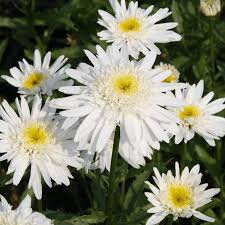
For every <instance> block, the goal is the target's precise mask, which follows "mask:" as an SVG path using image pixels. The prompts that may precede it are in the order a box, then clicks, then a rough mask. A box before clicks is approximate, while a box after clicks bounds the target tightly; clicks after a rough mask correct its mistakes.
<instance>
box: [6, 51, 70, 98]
mask: <svg viewBox="0 0 225 225" xmlns="http://www.w3.org/2000/svg"><path fill="white" fill-rule="evenodd" d="M50 60H51V52H48V53H47V54H46V55H45V57H44V59H43V62H42V60H41V54H40V52H39V51H38V50H35V52H34V64H33V65H30V64H29V63H28V62H27V61H26V60H25V59H23V61H22V62H19V67H20V69H18V68H17V67H13V68H11V69H10V74H11V75H12V77H10V76H6V75H3V76H2V78H3V79H5V80H6V81H7V82H8V83H10V84H11V85H13V86H15V87H17V88H18V89H19V91H18V92H19V93H20V94H23V95H28V96H34V95H36V94H46V95H48V96H51V95H52V91H53V90H56V89H58V88H59V87H61V86H67V85H72V84H73V81H72V80H65V79H66V78H67V77H68V76H67V75H66V74H65V69H67V68H69V67H70V65H68V64H67V65H65V66H64V64H65V62H66V61H67V58H65V57H64V56H60V57H59V58H58V59H57V60H56V61H55V62H54V63H53V64H52V66H50V65H49V64H50Z"/></svg>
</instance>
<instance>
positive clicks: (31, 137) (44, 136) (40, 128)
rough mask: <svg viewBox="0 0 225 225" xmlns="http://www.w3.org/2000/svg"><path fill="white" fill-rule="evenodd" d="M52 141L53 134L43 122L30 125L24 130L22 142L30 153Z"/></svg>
mask: <svg viewBox="0 0 225 225" xmlns="http://www.w3.org/2000/svg"><path fill="white" fill-rule="evenodd" d="M51 139H52V133H51V132H49V131H48V130H47V127H46V125H45V124H44V123H42V122H31V123H28V124H27V126H25V127H24V128H23V130H22V141H23V143H24V147H25V148H26V149H27V150H28V151H31V152H32V151H34V150H37V149H38V148H39V147H40V146H43V145H45V144H48V143H49V142H50V141H51Z"/></svg>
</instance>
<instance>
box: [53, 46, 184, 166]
mask: <svg viewBox="0 0 225 225" xmlns="http://www.w3.org/2000/svg"><path fill="white" fill-rule="evenodd" d="M85 53H86V55H87V57H88V58H89V60H90V61H91V62H92V64H93V66H90V65H88V64H85V63H81V64H80V65H79V66H78V68H77V69H68V70H66V73H67V74H68V75H69V76H70V77H72V78H74V79H76V80H77V81H79V82H80V83H82V84H84V86H71V87H61V88H60V89H59V90H60V91H61V92H63V93H65V94H71V95H72V96H70V97H65V98H61V99H55V100H52V101H51V105H52V106H53V107H56V108H60V109H65V110H64V111H61V112H60V114H61V115H62V116H64V117H68V118H74V119H76V118H80V119H81V120H82V122H81V124H80V125H79V127H78V129H77V132H76V135H75V142H80V143H89V145H88V146H89V147H88V156H89V157H87V158H89V159H90V161H91V160H92V158H93V157H94V155H95V153H96V154H97V155H98V154H99V153H101V152H102V151H104V149H105V147H106V146H107V144H108V143H109V141H110V140H111V139H112V136H113V133H114V131H115V127H116V125H119V126H120V149H119V152H120V154H121V156H122V157H123V158H124V159H125V160H126V161H127V162H128V163H130V164H131V165H132V166H134V167H136V168H138V167H139V165H144V164H145V160H144V157H148V158H151V154H152V149H151V148H150V146H151V147H152V148H154V149H159V148H160V145H159V142H160V141H166V142H169V138H168V136H167V134H166V133H165V131H164V129H163V127H162V126H161V124H162V123H167V124H170V123H174V122H176V118H175V116H173V115H172V113H170V112H169V111H168V110H166V109H164V108H163V107H162V106H169V105H170V106H172V105H173V106H177V105H179V101H177V100H176V98H174V96H172V97H171V96H169V95H167V94H166V93H165V92H166V91H169V90H173V89H175V88H180V87H181V86H182V85H180V84H170V83H163V82H162V81H163V80H164V79H166V78H167V77H168V76H169V75H170V73H171V72H170V71H164V72H161V70H160V69H151V68H152V65H153V64H154V61H155V58H156V53H155V52H150V53H149V54H148V55H147V56H146V57H145V58H144V59H142V60H141V61H138V62H137V61H130V60H129V54H128V52H127V51H125V50H119V49H118V48H117V47H116V46H110V47H108V48H107V50H106V51H104V50H103V49H102V48H101V47H100V46H97V56H95V55H93V54H92V53H91V52H89V51H85ZM106 155H107V154H106Z"/></svg>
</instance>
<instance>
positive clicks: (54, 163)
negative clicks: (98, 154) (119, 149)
mask: <svg viewBox="0 0 225 225" xmlns="http://www.w3.org/2000/svg"><path fill="white" fill-rule="evenodd" d="M36 60H39V56H38V54H37V56H36ZM37 64H38V61H37ZM16 106H17V109H18V114H19V115H17V113H16V112H15V111H14V110H13V109H12V108H11V107H10V106H9V104H8V103H7V102H6V101H4V102H3V103H2V106H0V114H1V116H2V119H3V120H0V132H1V134H0V141H1V142H4V145H2V146H1V153H3V155H2V156H1V157H0V161H2V160H8V161H9V167H8V171H7V174H9V173H13V179H12V182H13V184H14V185H18V184H19V183H20V181H21V179H22V178H23V176H24V174H25V172H26V170H27V168H28V167H29V165H31V172H30V179H29V184H28V186H29V188H32V189H33V191H34V194H35V196H36V198H37V199H41V198H42V177H43V179H44V181H45V182H46V184H47V185H48V186H49V187H51V186H52V181H51V180H53V181H55V182H56V183H57V184H65V185H69V183H70V182H69V178H72V175H71V174H70V172H69V170H68V168H67V167H68V166H73V167H75V168H77V169H80V168H81V165H82V164H83V160H82V159H81V158H79V154H78V152H77V151H75V149H74V142H73V136H74V134H75V130H74V126H73V125H70V126H69V127H67V130H65V129H64V128H65V127H64V128H63V126H62V125H63V122H64V121H63V120H62V117H60V116H56V115H55V109H53V108H50V107H49V100H47V101H46V102H45V105H44V106H43V107H42V100H41V98H40V97H39V96H35V98H34V100H33V104H32V109H31V110H30V108H29V105H28V102H27V101H26V100H25V98H24V97H23V96H22V97H21V100H19V99H16ZM73 122H74V121H73ZM74 123H75V122H74ZM64 126H65V124H64ZM68 134H69V135H68ZM0 221H1V220H0Z"/></svg>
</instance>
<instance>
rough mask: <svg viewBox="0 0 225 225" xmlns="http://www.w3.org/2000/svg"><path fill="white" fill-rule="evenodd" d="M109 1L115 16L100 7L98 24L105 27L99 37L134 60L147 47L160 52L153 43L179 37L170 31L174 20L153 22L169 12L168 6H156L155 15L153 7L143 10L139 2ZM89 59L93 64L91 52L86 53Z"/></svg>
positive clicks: (145, 52)
mask: <svg viewBox="0 0 225 225" xmlns="http://www.w3.org/2000/svg"><path fill="white" fill-rule="evenodd" d="M109 2H110V4H111V6H112V8H113V10H114V13H115V17H114V16H112V15H111V14H109V13H108V12H105V11H103V10H99V15H100V17H101V18H100V19H99V20H98V23H99V24H100V25H101V26H103V27H105V28H106V30H103V31H101V32H99V33H98V36H99V37H100V39H101V40H105V41H106V42H111V43H113V45H115V46H117V47H118V48H120V49H127V50H128V53H129V55H131V56H132V57H134V58H135V59H137V58H138V55H139V52H142V53H143V54H144V55H147V54H148V53H149V50H150V51H154V52H155V53H156V54H160V50H159V49H158V48H157V47H156V46H155V43H167V42H172V41H180V40H181V36H180V35H179V34H177V33H175V32H173V31H171V30H170V29H173V28H175V27H176V26H177V23H162V24H156V23H158V22H159V21H160V20H162V19H164V18H166V17H168V16H169V15H170V14H171V12H169V9H168V8H165V9H159V10H158V11H157V12H156V13H155V14H152V15H150V14H151V13H152V10H153V6H150V7H148V8H147V9H146V10H145V9H141V8H139V7H138V2H130V3H129V5H128V6H126V2H125V1H124V0H122V1H121V3H119V2H118V1H113V0H109ZM89 58H92V62H93V63H95V64H96V60H94V57H93V55H92V56H90V54H89ZM94 61H95V62H94ZM150 64H151V63H150Z"/></svg>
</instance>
